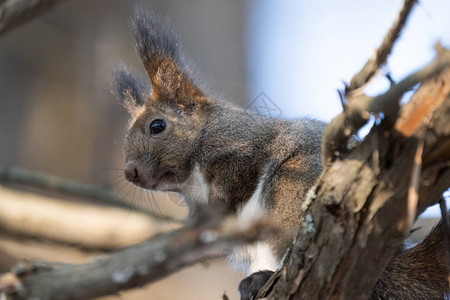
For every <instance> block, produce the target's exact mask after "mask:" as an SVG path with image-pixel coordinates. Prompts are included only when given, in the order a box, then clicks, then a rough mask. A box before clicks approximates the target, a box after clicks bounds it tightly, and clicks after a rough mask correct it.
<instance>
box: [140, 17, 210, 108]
mask: <svg viewBox="0 0 450 300" xmlns="http://www.w3.org/2000/svg"><path fill="white" fill-rule="evenodd" d="M133 28H134V32H135V38H136V44H137V48H138V50H139V55H140V56H141V59H142V62H143V63H144V66H145V69H146V70H147V73H148V76H149V78H150V82H151V85H152V94H151V97H150V100H152V101H168V100H169V101H175V102H176V104H177V105H178V106H179V107H180V108H181V109H183V110H190V109H192V108H193V107H195V106H196V104H199V103H200V102H201V101H203V100H204V99H205V95H204V93H203V92H202V91H201V90H200V89H199V88H197V87H196V86H195V84H194V82H193V80H192V79H191V78H190V77H189V72H188V71H187V68H186V64H185V61H184V60H185V57H184V54H183V52H182V51H181V48H180V42H179V38H178V35H177V33H176V31H175V30H174V29H173V27H172V25H171V24H170V22H168V20H167V19H161V18H159V17H158V16H156V15H155V14H153V13H145V12H142V11H137V12H136V15H135V17H134V19H133Z"/></svg>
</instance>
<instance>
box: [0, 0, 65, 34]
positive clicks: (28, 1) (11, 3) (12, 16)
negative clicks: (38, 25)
mask: <svg viewBox="0 0 450 300" xmlns="http://www.w3.org/2000/svg"><path fill="white" fill-rule="evenodd" d="M62 1H63V0H6V1H3V3H1V4H0V35H1V34H4V33H6V32H8V31H9V30H11V29H13V28H15V27H18V26H20V25H22V24H23V23H25V22H28V21H29V20H31V19H32V18H34V17H36V16H38V15H40V14H42V13H44V12H46V11H48V10H50V9H51V8H53V7H54V6H55V5H57V4H59V3H61V2H62Z"/></svg>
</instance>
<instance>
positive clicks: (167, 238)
mask: <svg viewBox="0 0 450 300" xmlns="http://www.w3.org/2000/svg"><path fill="white" fill-rule="evenodd" d="M276 232H277V230H276V229H274V228H273V227H270V226H269V224H268V223H267V222H266V221H264V220H259V221H256V222H253V223H247V224H242V223H240V222H238V221H237V219H236V218H235V217H223V216H221V215H220V214H218V213H216V212H212V211H203V212H202V213H201V214H200V215H199V216H198V218H197V219H196V220H195V221H194V222H193V223H191V224H189V225H187V226H185V227H183V228H181V229H178V230H176V231H172V232H170V233H166V234H161V235H158V236H156V237H154V238H152V239H150V240H148V241H147V242H144V243H141V244H138V245H134V246H130V247H127V248H124V249H122V250H120V251H117V252H115V253H113V254H111V255H108V256H103V257H101V258H98V259H96V260H94V261H92V262H90V263H87V264H82V265H59V264H57V265H49V264H45V265H44V268H40V267H39V265H42V264H38V265H37V266H38V267H36V265H35V264H32V265H31V267H30V268H25V270H22V271H16V273H15V274H14V275H15V277H16V278H17V280H19V282H17V280H16V281H15V280H11V274H10V273H8V274H5V275H3V276H2V277H0V283H2V282H3V286H0V291H2V292H3V293H5V294H6V293H7V295H11V294H14V293H15V294H16V296H17V297H18V298H17V299H30V298H33V299H58V300H64V299H72V300H73V299H88V298H93V297H100V296H103V295H109V294H114V293H117V292H119V291H122V290H125V289H130V288H134V287H137V286H141V285H143V284H146V283H149V282H152V281H156V280H158V279H160V278H163V277H165V276H167V275H169V274H171V273H173V272H175V271H177V270H179V269H181V268H183V267H186V266H188V265H191V264H194V263H197V262H200V261H204V260H206V259H209V258H213V257H219V256H223V255H224V254H225V253H226V251H227V250H229V249H231V248H232V247H234V246H237V245H242V244H246V243H252V242H256V241H258V240H262V239H265V238H267V237H269V236H271V235H272V234H275V233H276ZM22 269H23V268H22ZM12 284H13V286H11V285H12Z"/></svg>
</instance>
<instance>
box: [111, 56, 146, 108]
mask: <svg viewBox="0 0 450 300" xmlns="http://www.w3.org/2000/svg"><path fill="white" fill-rule="evenodd" d="M112 80H113V94H114V95H115V96H116V97H117V98H118V99H119V100H121V101H122V103H123V104H124V106H125V107H126V108H127V109H128V110H130V109H131V108H132V107H136V106H142V105H143V104H144V103H145V102H146V101H147V99H148V98H149V97H150V92H151V87H150V84H149V82H148V79H147V78H145V77H144V76H142V75H139V74H135V73H133V72H132V71H130V70H129V69H128V68H127V66H126V65H125V64H124V63H118V64H117V65H116V66H115V68H114V70H113V73H112Z"/></svg>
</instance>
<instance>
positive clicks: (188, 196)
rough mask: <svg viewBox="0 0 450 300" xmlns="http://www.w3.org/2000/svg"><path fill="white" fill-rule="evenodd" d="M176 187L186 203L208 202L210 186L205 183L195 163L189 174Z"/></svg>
mask: <svg viewBox="0 0 450 300" xmlns="http://www.w3.org/2000/svg"><path fill="white" fill-rule="evenodd" d="M178 188H179V189H180V193H181V194H182V195H183V196H184V198H185V201H186V202H187V204H188V205H192V204H193V203H200V204H208V199H209V191H210V186H209V184H208V183H206V181H205V179H204V177H203V174H202V173H201V172H200V167H199V166H198V165H195V167H194V170H193V171H192V174H191V176H189V178H188V179H187V180H186V181H185V182H183V183H182V184H181V185H180V186H179V187H178Z"/></svg>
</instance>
